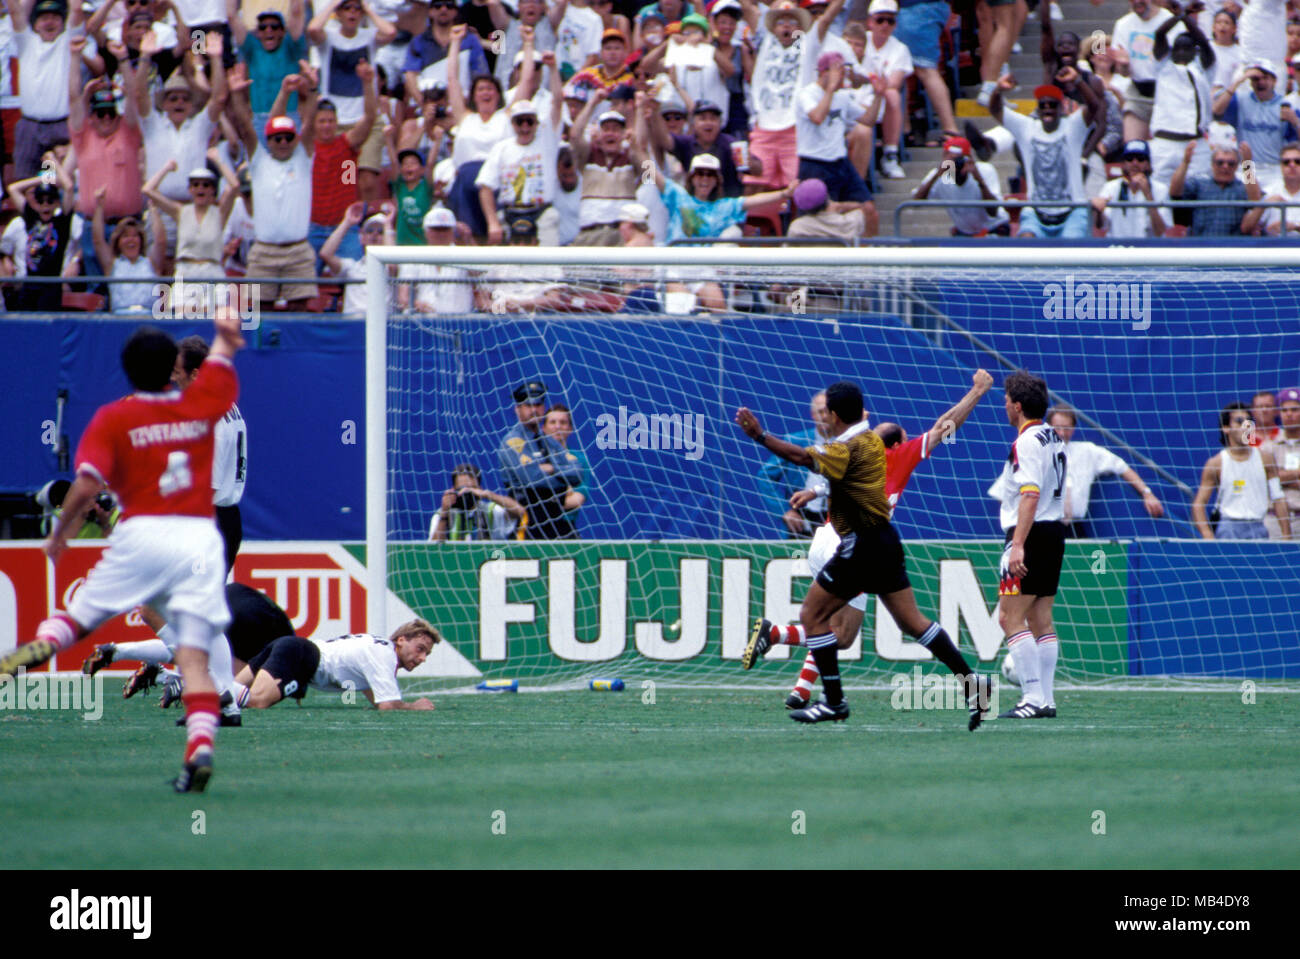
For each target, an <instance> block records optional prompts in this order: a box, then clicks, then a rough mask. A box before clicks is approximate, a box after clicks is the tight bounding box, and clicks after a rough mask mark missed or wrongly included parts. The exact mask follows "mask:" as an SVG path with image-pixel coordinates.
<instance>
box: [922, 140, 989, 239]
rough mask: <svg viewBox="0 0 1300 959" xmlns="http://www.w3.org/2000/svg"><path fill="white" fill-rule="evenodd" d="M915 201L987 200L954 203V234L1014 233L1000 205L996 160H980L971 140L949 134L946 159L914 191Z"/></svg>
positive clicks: (944, 149) (949, 209) (950, 211)
mask: <svg viewBox="0 0 1300 959" xmlns="http://www.w3.org/2000/svg"><path fill="white" fill-rule="evenodd" d="M912 198H913V199H914V200H987V201H989V203H990V205H989V206H953V207H949V208H948V215H949V216H950V217H952V235H953V236H988V235H989V234H990V233H996V234H997V235H998V236H1009V235H1010V234H1011V223H1010V221H1009V220H1008V219H1007V214H1006V212H1005V211H1004V210H1003V209H1002V207H1000V206H999V205H998V203H999V202H1000V201H1001V200H1002V184H1001V182H1000V181H999V179H998V171H997V168H996V167H994V166H993V164H992V163H980V162H979V161H977V160H976V159H975V157H974V156H972V155H971V145H970V141H969V140H967V139H966V138H965V137H949V138H948V139H947V140H945V141H944V142H943V162H942V163H940V164H939V165H938V166H937V167H935V168H934V169H933V170H931V171H930V172H929V174H928V175H927V176H926V178H925V179H924V180H922V181H921V185H920V186H919V187H917V188H916V190H915V191H913V193H912Z"/></svg>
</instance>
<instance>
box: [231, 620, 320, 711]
mask: <svg viewBox="0 0 1300 959" xmlns="http://www.w3.org/2000/svg"><path fill="white" fill-rule="evenodd" d="M319 666H320V649H319V648H318V647H317V645H316V644H315V643H313V642H311V641H310V640H307V639H303V638H302V637H301V636H281V637H280V638H279V639H277V640H276V641H275V642H273V643H271V645H270V646H267V647H266V648H265V649H263V650H262V651H261V652H260V653H258V654H257V655H256V656H254V657H253V658H252V659H251V660H249V662H248V668H249V669H251V670H252V671H253V675H254V676H257V674H258V673H259V672H261V671H262V670H266V671H267V672H268V673H270V674H271V675H272V676H273V677H275V678H276V679H278V680H279V681H280V695H281V697H282V698H284V699H288V698H289V697H293V698H294V699H302V698H303V697H304V696H306V695H307V684H308V683H310V682H311V678H312V677H313V676H315V675H316V670H317V668H319Z"/></svg>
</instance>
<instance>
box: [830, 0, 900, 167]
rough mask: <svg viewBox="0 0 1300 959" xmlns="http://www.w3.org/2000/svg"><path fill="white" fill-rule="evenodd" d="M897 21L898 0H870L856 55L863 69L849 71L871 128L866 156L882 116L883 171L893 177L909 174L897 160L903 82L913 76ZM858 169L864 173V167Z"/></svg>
mask: <svg viewBox="0 0 1300 959" xmlns="http://www.w3.org/2000/svg"><path fill="white" fill-rule="evenodd" d="M897 21H898V4H897V2H895V0H871V6H870V8H869V9H868V11H867V35H866V37H865V38H864V39H863V43H862V52H861V53H860V54H858V57H857V59H858V61H859V65H860V67H861V69H860V70H851V71H850V80H851V82H852V83H853V85H854V86H855V87H861V90H860V92H859V94H858V97H859V100H860V102H861V103H862V105H863V107H865V108H866V109H867V111H868V122H867V123H866V124H864V126H865V127H866V129H867V131H868V139H867V155H868V157H869V156H870V155H871V139H870V133H871V131H872V128H873V127H874V126H875V117H876V116H879V117H880V125H881V135H882V136H883V138H884V151H883V152H884V156H883V157H882V158H881V161H880V173H881V175H882V176H885V177H887V178H888V179H891V180H902V179H904V178H905V177H906V176H907V174H906V173H904V172H903V167H902V166H901V165H900V164H899V162H898V140H899V137H900V136H902V132H903V112H904V111H903V83H904V81H906V80H907V78H908V77H910V76H911V75H912V55H911V54H910V53H909V52H908V50H907V47H906V46H905V45H904V44H903V43H902V42H901V41H899V40H898V38H896V37H895V36H894V26H895V24H896V23H897ZM856 32H857V31H854V33H856ZM846 39H847V42H848V43H849V45H850V46H851V47H853V48H854V53H858V51H857V48H856V44H855V43H854V41H853V39H852V37H846ZM858 169H859V172H861V170H862V168H861V167H859V168H858Z"/></svg>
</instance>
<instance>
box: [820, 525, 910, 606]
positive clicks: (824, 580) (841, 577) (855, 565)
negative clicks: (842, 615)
mask: <svg viewBox="0 0 1300 959" xmlns="http://www.w3.org/2000/svg"><path fill="white" fill-rule="evenodd" d="M817 583H818V585H820V586H821V588H822V589H824V590H826V592H828V593H830V594H832V595H834V596H838V597H839V598H840V599H843V600H846V601H847V600H851V599H855V598H857V596H858V594H859V593H872V594H874V595H877V596H880V595H884V594H887V593H896V592H898V591H899V590H900V589H907V587H908V586H910V585H912V584H911V583H910V582H909V581H908V579H907V560H906V559H905V558H904V556H903V543H902V541H901V540H899V538H898V531H897V530H896V529H894V524H893V523H889V522H885V523H881V524H880V525H879V526H873V527H871V528H869V529H866V530H861V531H859V532H856V533H850V534H849V535H848V536H845V537H843V538H841V539H840V546H839V549H837V550H836V551H835V555H834V556H832V557H831V558H830V559H829V560H828V561H827V562H826V565H825V566H823V567H822V571H821V573H819V574H818V576H817Z"/></svg>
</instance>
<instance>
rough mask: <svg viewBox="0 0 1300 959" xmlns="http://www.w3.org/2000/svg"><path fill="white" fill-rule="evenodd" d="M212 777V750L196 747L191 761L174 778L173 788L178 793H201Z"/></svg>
mask: <svg viewBox="0 0 1300 959" xmlns="http://www.w3.org/2000/svg"><path fill="white" fill-rule="evenodd" d="M211 778H212V750H211V749H210V748H209V747H206V746H205V747H203V748H201V749H196V750H195V751H194V755H193V756H191V757H190V761H189V762H187V763H186V764H185V765H184V766H182V767H181V774H180V775H179V776H177V777H176V778H175V779H173V780H172V789H174V790H175V791H176V792H178V793H201V792H203V790H204V789H206V788H207V787H208V780H209V779H211Z"/></svg>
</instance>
